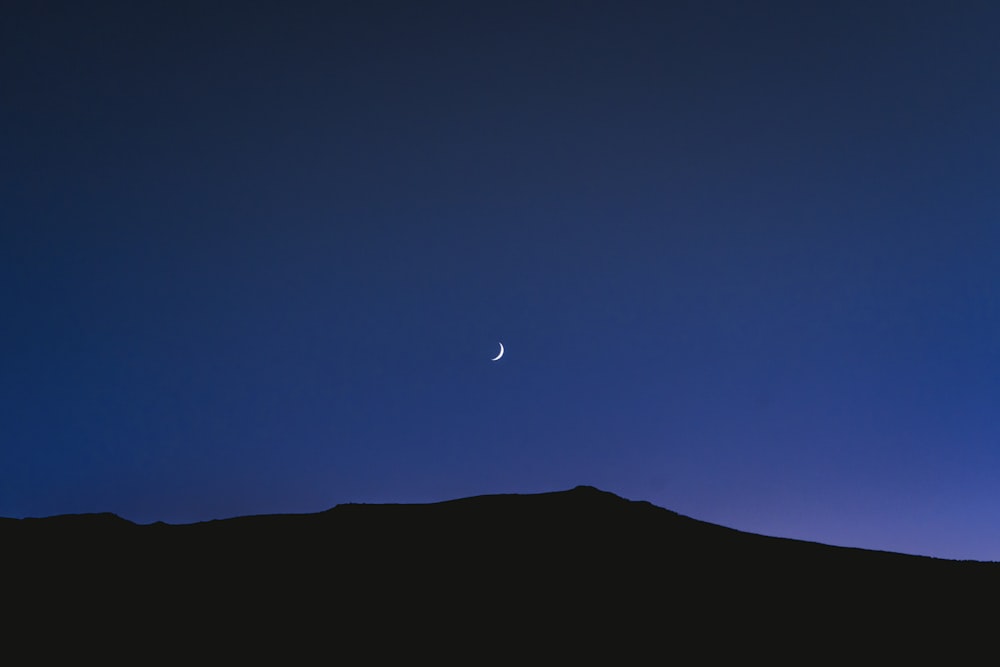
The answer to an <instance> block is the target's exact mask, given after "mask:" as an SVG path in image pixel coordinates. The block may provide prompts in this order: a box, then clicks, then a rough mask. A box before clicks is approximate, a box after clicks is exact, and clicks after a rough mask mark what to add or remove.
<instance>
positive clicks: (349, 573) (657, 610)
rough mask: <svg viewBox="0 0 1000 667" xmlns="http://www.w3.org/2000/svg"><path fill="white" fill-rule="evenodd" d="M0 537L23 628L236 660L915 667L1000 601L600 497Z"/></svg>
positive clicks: (51, 528) (17, 530)
mask: <svg viewBox="0 0 1000 667" xmlns="http://www.w3.org/2000/svg"><path fill="white" fill-rule="evenodd" d="M0 543H2V544H3V545H4V546H3V549H4V554H3V563H4V565H5V568H4V571H5V572H7V573H8V575H7V577H8V580H9V581H8V585H7V586H6V589H7V592H8V595H7V600H8V604H9V605H10V604H13V606H14V608H17V609H19V610H20V617H21V618H22V619H23V618H36V619H40V620H41V621H43V623H44V624H48V625H49V626H56V627H62V628H63V629H64V630H66V629H67V628H71V629H74V630H80V629H83V630H84V631H85V634H88V633H89V632H90V631H92V630H93V626H94V624H97V625H99V626H100V627H114V628H116V629H117V630H119V631H120V630H122V629H126V630H127V631H130V632H133V633H136V634H137V635H138V636H143V635H144V633H145V632H146V631H147V630H148V629H149V628H157V629H159V630H163V629H165V628H171V629H172V631H173V632H175V633H179V634H180V635H181V636H183V637H189V638H190V637H195V636H197V637H200V638H201V639H200V640H199V641H204V642H207V644H206V645H209V646H215V647H216V649H218V650H223V647H227V646H228V647H229V648H228V649H226V650H232V651H235V653H234V654H233V655H235V654H240V653H246V654H247V655H251V654H252V655H256V653H255V651H256V650H257V649H256V648H255V649H253V650H251V649H250V648H248V647H247V646H246V645H244V644H241V643H240V642H245V641H247V640H248V638H253V642H251V644H252V646H255V647H257V648H261V647H262V646H263V645H266V646H267V647H269V648H270V649H271V650H280V651H286V650H292V649H293V648H295V647H298V649H302V650H304V651H305V652H306V653H305V654H308V652H309V651H311V650H313V648H315V643H316V642H317V641H320V638H323V641H327V640H328V639H330V638H331V637H332V638H335V639H336V641H337V642H339V643H340V644H341V645H344V646H355V647H357V646H356V645H357V642H359V641H362V639H363V640H364V641H363V642H362V643H365V642H374V643H373V644H372V645H371V647H370V648H371V649H372V650H383V649H384V650H389V649H390V647H391V646H394V645H395V644H394V642H395V641H397V640H401V638H403V637H405V638H406V642H408V645H413V646H418V645H419V646H425V647H434V650H436V651H442V650H445V649H446V648H448V647H452V648H454V646H456V645H457V644H461V645H464V644H465V643H466V642H472V643H473V644H475V645H476V646H484V645H485V646H504V647H506V648H511V647H512V646H522V647H525V646H528V645H529V644H531V645H537V646H540V647H547V648H546V650H549V651H555V652H556V653H555V654H553V655H556V654H558V655H563V656H564V657H567V656H577V657H581V656H589V655H590V652H591V651H592V650H598V649H601V650H608V649H609V648H611V647H614V646H619V647H620V646H621V645H622V642H625V644H626V645H627V646H628V647H629V651H628V653H629V654H632V655H633V656H637V655H642V654H643V652H644V651H652V650H655V648H656V647H657V646H658V645H659V643H660V642H662V641H669V642H670V643H671V645H673V646H685V647H687V648H689V649H694V648H698V647H700V648H699V649H698V650H702V651H705V652H707V653H706V654H712V653H713V652H716V651H722V652H723V653H725V650H727V649H726V646H728V644H725V643H724V644H722V645H720V644H719V643H718V642H717V641H716V637H717V636H718V635H719V633H721V634H722V635H723V636H725V637H727V638H728V639H727V641H728V642H732V641H737V643H738V644H739V645H740V646H745V647H751V646H757V647H758V648H761V647H763V646H767V645H769V644H768V642H771V641H777V637H776V636H775V633H776V632H779V630H780V633H781V634H782V635H784V634H785V633H792V634H794V635H795V636H797V637H798V638H800V639H801V638H810V641H813V642H820V643H821V644H824V645H825V644H829V643H831V642H832V643H834V644H836V645H837V646H839V647H843V646H845V645H846V646H855V645H856V644H857V642H859V641H861V640H862V639H864V641H865V642H867V643H868V644H872V642H874V644H872V645H874V646H881V647H882V648H883V649H885V650H890V649H891V650H892V651H894V652H896V653H894V655H897V657H898V652H899V651H900V650H901V648H900V647H901V646H905V645H909V644H907V642H909V643H910V644H912V642H913V641H914V639H915V638H918V639H920V638H921V637H922V639H921V641H925V640H926V639H927V638H930V637H937V638H941V637H944V636H946V637H951V638H955V637H957V636H959V635H961V636H964V637H966V639H965V641H966V643H968V641H969V637H968V633H969V632H970V631H972V630H971V629H972V628H974V627H975V624H976V622H978V621H981V620H983V619H984V618H985V616H984V615H983V614H982V613H980V612H979V611H977V610H980V609H988V608H989V606H992V605H993V604H994V600H995V599H997V594H998V593H1000V564H997V563H983V562H975V561H950V560H942V559H934V558H928V557H923V556H911V555H904V554H896V553H891V552H882V551H869V550H864V549H855V548H847V547H835V546H829V545H823V544H818V543H813V542H804V541H798V540H790V539H784V538H776V537H766V536H761V535H755V534H751V533H744V532H741V531H738V530H734V529H731V528H725V527H722V526H718V525H714V524H710V523H705V522H702V521H698V520H695V519H692V518H689V517H685V516H682V515H680V514H677V513H675V512H672V511H670V510H666V509H663V508H660V507H656V506H654V505H652V504H650V503H648V502H635V501H629V500H625V499H623V498H620V497H618V496H616V495H614V494H611V493H607V492H604V491H600V490H598V489H595V488H592V487H577V488H575V489H572V490H569V491H562V492H552V493H542V494H531V495H513V494H512V495H491V496H477V497H472V498H463V499H458V500H450V501H444V502H439V503H429V504H415V505H402V504H385V505H366V504H345V505H338V506H336V507H334V508H332V509H330V510H327V511H324V512H319V513H315V514H285V515H260V516H246V517H238V518H232V519H223V520H215V521H206V522H201V523H193V524H181V525H170V524H164V523H155V524H148V525H138V524H134V523H132V522H129V521H127V520H125V519H122V518H120V517H117V516H116V515H113V514H84V515H63V516H56V517H49V518H41V519H22V520H15V519H5V520H3V521H0ZM97 602H100V604H97ZM984 605H985V606H984ZM88 629H89V630H88ZM206 632H207V633H208V634H205V633H206ZM442 633H445V635H442ZM222 636H225V637H228V639H226V640H225V641H222V643H221V644H220V643H219V642H220V637H222ZM386 637H393V638H395V639H394V640H393V641H391V642H389V643H388V644H386V643H385V641H384V638H386ZM974 637H975V635H974V634H973V638H974ZM239 638H242V639H239ZM264 638H267V641H264ZM378 638H383V639H378ZM889 638H891V640H890V639H889ZM258 640H259V641H258ZM762 641H763V642H764V643H763V644H761V642H762ZM260 642H263V644H260ZM428 642H430V643H429V644H428ZM442 642H443V643H442ZM456 642H457V644H456ZM779 643H780V642H779ZM365 645H367V644H365ZM234 647H235V648H234ZM241 647H242V648H241ZM281 647H284V648H281ZM298 649H296V650H298ZM773 649H774V647H773V646H772V648H771V650H773ZM428 650H429V649H428ZM498 650H499V649H498ZM560 651H562V653H560ZM636 651H638V653H636ZM723 653H720V654H719V655H722V654H723Z"/></svg>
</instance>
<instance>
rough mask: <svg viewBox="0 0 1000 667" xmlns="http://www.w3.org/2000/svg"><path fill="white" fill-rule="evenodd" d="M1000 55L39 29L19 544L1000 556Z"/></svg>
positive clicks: (585, 9) (12, 224) (636, 37)
mask: <svg viewBox="0 0 1000 667" xmlns="http://www.w3.org/2000/svg"><path fill="white" fill-rule="evenodd" d="M998 28H1000V5H997V4H996V3H993V2H958V3H956V2H939V3H928V2H878V1H864V2H831V3H807V2H700V1H699V2H668V1H666V0H664V1H663V2H628V1H624V2H623V1H621V0H617V1H615V2H602V3H596V2H576V1H574V2H568V1H567V2H544V1H532V2H524V3H514V2H511V3H483V2H449V3H441V2H371V1H367V0H365V1H358V2H273V3H266V2H248V1H241V2H207V1H206V2H200V1H199V2H193V1H192V2H183V1H178V0H171V1H169V2H139V3H136V2H100V3H78V2H65V3H63V2H42V1H37V0H30V1H28V0H25V1H23V2H22V1H15V2H6V3H4V10H3V15H2V17H0V133H2V134H0V216H2V227H0V307H2V309H0V313H2V318H3V319H2V326H0V355H2V356H0V361H2V366H0V368H2V373H0V515H2V516H14V517H21V516H45V515H50V514H59V513H68V512H96V511H111V512H115V513H118V514H120V515H121V516H124V517H126V518H128V519H131V520H134V521H138V522H151V521H156V520H164V521H167V522H190V521H197V520H205V519H211V518H222V517H228V516H235V515H241V514H251V513H274V512H312V511H319V510H323V509H326V508H328V507H331V506H333V505H335V504H337V503H342V502H387V501H392V502H425V501H436V500H444V499H449V498H455V497H459V496H466V495H475V494H482V493H502V492H537V491H550V490H559V489H564V488H569V487H572V486H575V485H577V484H592V485H595V486H598V487H600V488H603V489H606V490H608V491H612V492H615V493H618V494H619V495H622V496H625V497H628V498H633V499H639V500H649V501H651V502H653V503H655V504H657V505H661V506H664V507H669V508H671V509H674V510H676V511H679V512H681V513H683V514H687V515H689V516H693V517H696V518H700V519H704V520H708V521H714V522H717V523H722V524H724V525H728V526H732V527H736V528H740V529H744V530H749V531H754V532H761V533H767V534H772V535H781V536H787V537H796V538H803V539H810V540H816V541H821V542H826V543H832V544H842V545H848V546H858V547H865V548H875V549H888V550H893V551H902V552H906V553H918V554H926V555H934V556H941V557H949V558H975V559H982V560H1000V523H998V521H997V519H998V517H1000V484H998V483H997V482H998V480H1000V411H998V409H997V407H998V406H997V402H998V398H1000V354H998V343H1000V307H998V303H997V298H998V297H997V293H998V290H997V288H998V285H1000V259H998V258H1000V198H998V194H997V184H998V182H1000V121H998V120H997V119H998V118H1000V42H998V39H997V34H998ZM498 341H503V343H504V345H505V346H506V348H507V352H506V354H505V356H504V358H503V359H502V360H501V361H499V362H497V363H492V362H491V361H490V358H491V357H493V356H494V355H495V354H496V351H497V349H498Z"/></svg>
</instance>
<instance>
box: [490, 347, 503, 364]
mask: <svg viewBox="0 0 1000 667" xmlns="http://www.w3.org/2000/svg"><path fill="white" fill-rule="evenodd" d="M502 356H503V343H500V354H498V355H497V356H495V357H493V358H492V359H490V361H500V357H502Z"/></svg>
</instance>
